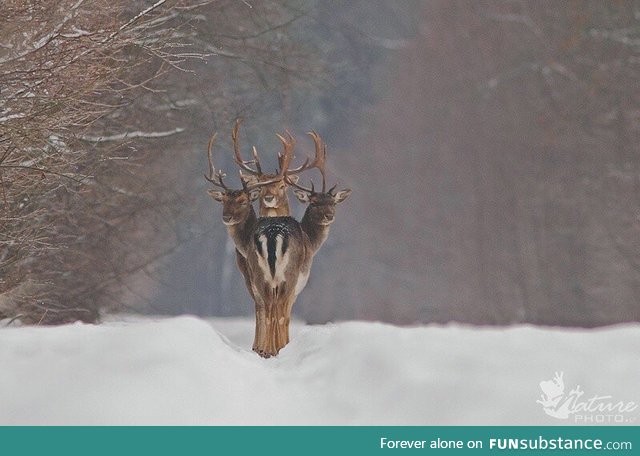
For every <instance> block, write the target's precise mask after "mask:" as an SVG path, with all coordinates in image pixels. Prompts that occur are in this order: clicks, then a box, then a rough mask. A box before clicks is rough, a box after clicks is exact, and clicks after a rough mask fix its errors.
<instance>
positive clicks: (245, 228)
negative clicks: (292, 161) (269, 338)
mask: <svg viewBox="0 0 640 456" xmlns="http://www.w3.org/2000/svg"><path fill="white" fill-rule="evenodd" d="M216 137H217V133H214V134H213V135H212V136H211V138H210V139H209V145H208V148H207V157H208V165H209V170H208V171H209V173H208V175H207V174H205V175H204V178H205V179H206V180H207V181H208V182H210V183H211V184H213V185H214V186H215V187H218V188H220V189H222V191H220V190H214V189H209V190H208V191H207V192H208V193H209V195H210V196H211V198H213V199H214V200H215V201H218V202H220V203H222V222H223V223H224V224H225V226H226V228H227V233H228V234H229V237H230V238H231V239H232V241H233V243H234V244H235V247H236V263H237V265H238V269H240V272H241V273H242V275H243V277H244V280H245V285H246V287H247V289H248V291H249V294H250V295H251V298H252V299H253V300H254V302H255V301H256V298H255V296H254V294H253V288H252V286H251V279H250V276H249V272H248V271H247V266H246V260H245V258H246V256H247V250H248V248H250V237H251V232H252V230H253V228H254V227H255V225H256V223H257V221H258V217H257V215H256V212H255V210H254V209H253V205H252V203H253V202H254V201H256V200H257V199H258V198H259V197H260V188H261V187H262V186H265V185H271V184H273V183H274V182H278V181H280V180H282V178H283V176H284V171H282V175H277V176H274V177H273V178H272V179H269V180H264V181H262V182H255V183H253V184H248V183H247V182H245V181H244V180H242V179H241V183H242V189H240V190H237V189H231V188H229V187H228V186H227V185H226V184H225V182H224V178H225V177H226V175H225V174H224V173H223V172H222V171H221V170H216V168H215V166H214V164H213V157H212V148H213V144H214V143H215V140H216ZM254 348H255V343H254Z"/></svg>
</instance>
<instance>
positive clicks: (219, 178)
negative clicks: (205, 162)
mask: <svg viewBox="0 0 640 456" xmlns="http://www.w3.org/2000/svg"><path fill="white" fill-rule="evenodd" d="M216 136H218V133H214V134H213V135H211V138H209V147H208V148H207V157H208V159H209V175H208V176H207V175H206V174H205V175H204V178H205V179H206V180H208V181H209V182H211V183H212V184H213V185H215V186H216V187H220V188H223V189H225V190H229V188H228V187H227V186H226V185H225V183H224V181H223V178H224V177H225V174H224V173H223V172H222V171H220V170H216V168H215V166H213V158H212V157H211V149H212V148H213V143H214V142H215V140H216Z"/></svg>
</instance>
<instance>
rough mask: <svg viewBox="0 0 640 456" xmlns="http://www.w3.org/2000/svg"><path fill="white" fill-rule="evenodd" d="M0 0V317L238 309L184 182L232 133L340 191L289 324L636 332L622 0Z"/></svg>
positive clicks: (638, 279)
mask: <svg viewBox="0 0 640 456" xmlns="http://www.w3.org/2000/svg"><path fill="white" fill-rule="evenodd" d="M1 6H2V11H3V15H2V17H0V318H9V319H12V318H20V319H22V320H24V321H26V322H32V323H43V324H51V323H60V322H66V321H73V320H76V319H81V320H84V321H94V320H95V319H96V318H97V317H98V315H99V313H100V311H109V310H125V311H138V312H148V313H169V314H180V313H193V314H198V315H205V316H206V315H219V316H231V315H251V314H252V313H253V304H252V302H251V299H250V297H249V295H248V293H247V292H246V290H245V288H244V284H243V282H242V278H241V276H240V274H239V272H238V271H237V269H236V266H235V254H234V251H233V247H232V244H231V243H230V242H229V241H228V236H227V233H226V230H225V229H224V226H223V225H222V223H221V220H220V217H221V214H220V208H219V207H218V206H216V205H214V203H213V202H212V201H211V199H210V198H209V196H207V194H206V191H205V190H206V188H207V185H206V183H205V181H204V179H203V177H202V175H203V173H204V172H205V168H206V144H207V140H208V138H209V136H210V134H211V133H212V132H213V131H214V130H216V131H218V132H219V136H218V138H219V145H218V146H217V147H216V150H215V154H216V163H217V164H218V165H219V166H220V167H221V168H222V169H224V170H225V171H226V172H227V174H228V175H229V177H230V180H231V182H235V184H236V185H237V184H238V180H237V179H235V180H234V178H235V177H236V175H237V174H236V173H237V171H236V169H235V167H234V165H233V163H232V160H231V149H230V132H231V126H232V122H233V120H234V119H235V118H236V117H244V118H245V122H244V129H243V132H242V138H241V143H242V144H243V146H244V147H246V148H247V149H246V150H248V148H249V147H250V145H254V144H255V145H256V146H257V148H258V150H259V151H260V152H261V157H263V160H265V161H268V159H269V158H271V167H273V168H275V165H276V161H275V153H276V151H277V150H278V149H279V146H278V144H279V143H278V141H277V139H276V137H275V133H277V132H283V131H284V129H285V128H288V129H290V130H291V132H292V133H293V134H294V135H295V136H296V138H297V139H298V149H297V151H296V155H297V156H298V157H299V159H300V157H304V156H305V155H306V154H311V151H312V142H311V141H310V139H309V138H308V137H307V136H306V135H305V134H304V133H305V132H306V131H309V130H311V129H314V130H316V131H318V132H319V133H320V134H321V135H322V137H323V138H324V139H325V141H326V142H327V143H328V145H329V158H328V160H329V163H328V172H329V179H330V180H331V179H333V181H334V182H336V181H337V182H339V186H340V187H350V188H352V189H353V190H354V192H353V195H352V196H351V198H350V199H349V200H348V201H347V202H345V203H344V205H342V206H341V207H339V208H338V211H337V220H336V222H335V223H334V225H333V226H332V228H331V234H330V236H329V239H328V241H327V243H326V244H325V245H324V246H323V248H322V250H321V251H320V252H319V254H318V255H317V256H316V259H315V262H314V268H313V271H312V274H311V278H310V280H309V284H308V286H307V288H306V289H305V291H304V292H303V293H302V294H301V295H300V297H299V298H298V301H297V303H296V305H295V307H294V315H296V316H297V317H298V318H301V319H303V320H306V321H309V322H312V323H322V322H326V321H330V320H342V319H366V320H382V321H387V322H393V323H401V324H410V323H415V322H446V321H451V320H454V321H462V322H468V323H474V324H510V323H522V322H528V323H534V324H549V325H576V326H598V325H603V324H610V323H615V322H622V321H637V320H640V242H639V239H640V153H639V152H640V150H639V148H640V137H639V135H640V93H639V90H638V82H637V81H638V80H640V2H639V1H630V0H629V1H613V0H610V1H597V0H593V1H578V0H576V1H566V2H554V1H550V0H549V1H534V0H521V1H506V0H504V1H482V0H480V1H471V0H466V1H456V0H451V1H449V0H447V1H445V0H435V1H430V2H422V1H419V0H405V1H399V2H389V1H383V0H375V1H364V0H354V1H349V2H346V1H345V2H320V1H312V0H299V1H286V0H277V1H268V0H267V1H261V2H257V1H251V0H249V1H241V0H238V1H235V0H226V1H224V0H223V1H215V2H213V1H212V2H202V3H197V4H196V3H194V2H187V1H184V2H181V1H169V0H167V1H162V0H160V1H140V0H135V1H124V0H115V1H112V2H104V1H101V0H85V1H83V0H58V1H54V0H45V1H40V2H21V1H12V0H10V1H5V0H2V1H1ZM314 177H316V176H314ZM304 180H305V181H306V178H305V179H304ZM290 199H291V200H292V202H293V198H290ZM295 205H296V211H295V212H296V215H297V216H300V215H301V213H302V211H303V208H302V207H299V205H298V204H297V203H295Z"/></svg>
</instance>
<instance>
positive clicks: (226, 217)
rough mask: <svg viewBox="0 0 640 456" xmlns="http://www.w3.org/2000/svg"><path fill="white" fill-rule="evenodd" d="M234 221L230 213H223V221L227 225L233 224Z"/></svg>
mask: <svg viewBox="0 0 640 456" xmlns="http://www.w3.org/2000/svg"><path fill="white" fill-rule="evenodd" d="M232 221H233V217H232V216H230V215H223V216H222V223H224V224H225V225H229V224H231V222H232Z"/></svg>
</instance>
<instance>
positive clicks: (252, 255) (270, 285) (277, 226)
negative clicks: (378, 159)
mask: <svg viewBox="0 0 640 456" xmlns="http://www.w3.org/2000/svg"><path fill="white" fill-rule="evenodd" d="M278 138H279V139H280V141H281V142H282V144H283V146H284V152H283V153H282V154H281V155H280V157H279V161H280V170H279V172H278V174H277V175H275V176H273V177H272V178H271V179H268V180H265V181H262V182H259V183H254V184H249V183H247V182H246V181H245V180H242V187H243V188H242V190H232V189H229V188H228V187H227V186H226V185H225V184H224V181H223V177H224V174H223V173H222V172H221V171H216V170H215V167H214V166H213V161H212V156H211V155H212V154H211V146H212V144H213V141H214V140H215V135H214V136H213V137H212V139H211V140H210V141H209V148H208V157H209V176H207V175H205V178H206V179H207V180H208V181H209V182H211V183H212V184H213V185H215V186H217V187H220V188H222V189H223V190H224V191H222V192H221V191H215V190H209V194H210V195H211V196H212V198H213V199H214V200H216V201H219V202H221V203H222V204H223V222H224V223H225V225H227V231H228V233H229V235H230V236H231V238H232V240H233V241H234V244H235V245H236V250H237V255H236V258H237V260H238V266H239V267H240V270H241V272H242V274H243V276H244V278H245V284H246V285H247V288H248V289H249V293H250V294H251V297H252V298H253V300H254V302H255V308H256V327H255V337H254V343H253V347H252V349H253V350H254V351H255V352H257V353H258V354H259V355H260V356H262V357H264V358H269V357H271V356H275V355H277V354H278V353H279V351H280V350H281V349H282V348H283V347H284V346H286V345H287V344H288V342H289V323H290V315H291V310H292V307H293V303H294V302H295V299H296V298H297V296H298V295H299V293H300V292H301V291H302V290H303V289H304V287H305V286H306V283H307V280H308V277H309V272H310V270H311V263H312V261H313V256H314V255H315V253H316V252H317V251H318V249H319V248H320V246H321V245H322V244H323V243H324V241H325V240H326V238H327V235H328V232H329V228H328V226H329V225H330V224H331V223H332V222H333V220H334V215H335V206H336V204H337V203H338V202H341V201H344V200H345V199H346V198H347V197H348V196H349V194H350V193H351V190H348V189H347V190H342V191H340V192H337V193H334V190H335V186H334V187H333V188H332V189H330V190H329V191H326V190H325V189H326V179H325V169H324V164H325V159H326V147H323V145H322V143H321V140H320V138H319V136H318V135H317V134H315V133H314V135H313V138H314V141H315V142H316V157H315V159H314V160H313V161H312V162H309V160H307V161H305V164H304V165H303V167H305V169H311V168H318V169H319V170H320V172H321V174H322V177H323V186H322V192H318V193H316V192H315V191H314V188H313V182H312V183H311V189H307V188H305V187H302V186H298V185H297V184H295V183H293V181H292V180H290V179H289V176H287V170H289V163H290V161H291V159H292V156H293V146H294V144H295V141H294V140H293V138H292V137H291V135H289V140H287V139H285V138H284V137H283V136H280V135H278ZM301 168H302V167H301ZM281 179H285V180H287V181H288V184H290V185H294V186H296V188H297V189H298V192H296V196H297V198H298V199H299V200H301V201H303V202H308V203H309V206H308V207H307V210H306V211H305V216H304V217H303V219H302V222H298V221H296V220H295V219H294V218H292V217H290V216H276V217H261V218H259V219H257V217H256V214H255V211H254V210H253V207H252V205H251V202H252V201H255V200H256V199H257V198H259V196H260V190H259V189H260V188H261V187H262V186H263V185H269V184H271V183H273V182H275V181H277V180H281Z"/></svg>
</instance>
